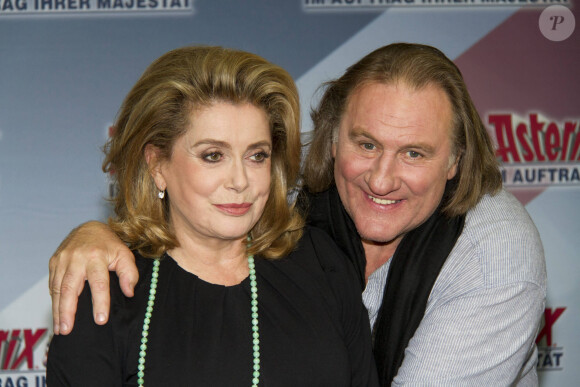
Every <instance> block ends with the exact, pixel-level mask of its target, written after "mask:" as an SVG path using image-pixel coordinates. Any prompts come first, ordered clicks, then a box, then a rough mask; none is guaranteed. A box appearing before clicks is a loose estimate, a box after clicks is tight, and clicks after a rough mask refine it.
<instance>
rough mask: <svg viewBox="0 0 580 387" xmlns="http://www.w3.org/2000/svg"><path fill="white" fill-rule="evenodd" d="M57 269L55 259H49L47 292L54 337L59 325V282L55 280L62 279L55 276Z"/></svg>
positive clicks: (58, 330)
mask: <svg viewBox="0 0 580 387" xmlns="http://www.w3.org/2000/svg"><path fill="white" fill-rule="evenodd" d="M57 269H58V267H57V266H56V261H55V257H54V256H53V257H51V258H50V261H49V262H48V270H49V275H48V291H49V293H50V297H51V298H52V330H53V331H54V334H55V335H58V334H59V333H60V329H59V324H60V319H59V315H58V307H59V301H60V282H59V281H57V280H56V278H62V276H56V271H57Z"/></svg>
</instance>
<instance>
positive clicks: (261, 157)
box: [250, 152, 270, 162]
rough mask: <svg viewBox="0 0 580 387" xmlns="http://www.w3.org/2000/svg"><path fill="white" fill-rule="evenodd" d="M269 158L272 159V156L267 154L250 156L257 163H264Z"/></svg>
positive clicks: (259, 153)
mask: <svg viewBox="0 0 580 387" xmlns="http://www.w3.org/2000/svg"><path fill="white" fill-rule="evenodd" d="M268 157H270V155H269V154H267V153H266V152H258V153H256V154H253V155H252V156H250V159H251V160H253V161H257V162H262V161H264V160H266V159H267V158H268Z"/></svg>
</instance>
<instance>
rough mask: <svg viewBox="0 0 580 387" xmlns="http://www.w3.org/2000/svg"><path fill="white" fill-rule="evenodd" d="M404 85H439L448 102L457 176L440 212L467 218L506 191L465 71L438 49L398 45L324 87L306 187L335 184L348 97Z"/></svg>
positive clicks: (320, 188)
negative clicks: (335, 149)
mask: <svg viewBox="0 0 580 387" xmlns="http://www.w3.org/2000/svg"><path fill="white" fill-rule="evenodd" d="M397 82H402V83H403V84H405V85H407V86H409V87H413V88H415V89H417V90H418V89H421V88H423V87H426V86H427V85H435V86H437V87H439V88H440V89H441V90H443V91H444V92H445V94H446V95H447V96H448V97H449V101H450V103H451V109H452V114H453V119H452V125H453V128H452V135H451V136H452V138H451V140H452V144H453V152H454V155H455V156H456V157H459V164H458V172H457V174H456V176H455V178H453V181H452V184H450V185H449V187H450V190H449V192H446V195H445V198H444V201H443V203H442V204H443V207H442V211H443V213H445V214H446V215H448V216H456V215H460V214H465V213H466V212H467V211H468V210H469V209H471V208H473V207H475V205H476V204H477V202H478V201H479V200H480V199H481V197H482V196H483V195H484V194H487V193H489V194H494V193H496V192H497V191H498V190H499V189H500V188H501V186H502V180H501V174H500V172H499V164H498V161H497V159H496V157H495V151H494V148H493V143H492V141H491V139H490V137H489V135H488V133H487V131H486V129H485V126H484V125H483V122H482V121H481V118H480V117H479V114H478V113H477V110H476V109H475V106H474V104H473V102H472V101H471V97H470V96H469V93H468V91H467V86H466V85H465V82H464V80H463V77H462V75H461V72H460V71H459V69H458V68H457V66H455V64H454V63H453V62H452V61H451V60H449V59H448V58H447V57H446V56H445V55H444V54H443V53H442V52H441V51H439V50H438V49H436V48H435V47H431V46H426V45H421V44H412V43H394V44H390V45H387V46H384V47H381V48H379V49H377V50H375V51H373V52H371V53H370V54H368V55H367V56H365V57H364V58H362V59H361V60H360V61H358V62H357V63H355V64H354V65H352V66H351V67H349V68H348V69H347V70H346V72H345V73H344V75H342V76H341V77H340V78H338V79H336V80H333V81H330V82H328V83H326V84H325V86H326V89H325V92H324V95H323V96H322V99H321V102H320V104H319V105H318V108H317V109H315V110H314V111H313V112H312V120H313V122H314V134H313V137H312V141H311V143H310V148H309V150H308V154H307V156H306V160H305V162H304V182H305V184H306V185H307V186H308V188H309V190H310V191H312V192H321V191H324V190H326V189H327V188H329V187H330V186H331V185H332V184H333V183H334V159H333V158H332V143H333V142H335V141H336V139H337V137H338V128H339V126H340V122H341V120H342V116H343V114H344V111H345V109H346V106H347V104H348V100H349V97H350V96H351V95H352V94H353V93H354V91H356V90H358V88H360V87H362V86H364V85H367V84H370V83H379V84H396V83H397Z"/></svg>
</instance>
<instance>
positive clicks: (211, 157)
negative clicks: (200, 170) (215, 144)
mask: <svg viewBox="0 0 580 387" xmlns="http://www.w3.org/2000/svg"><path fill="white" fill-rule="evenodd" d="M221 158H222V154H221V153H219V152H211V153H207V154H205V155H203V159H204V160H205V161H209V162H212V163H215V162H218V161H220V160H221Z"/></svg>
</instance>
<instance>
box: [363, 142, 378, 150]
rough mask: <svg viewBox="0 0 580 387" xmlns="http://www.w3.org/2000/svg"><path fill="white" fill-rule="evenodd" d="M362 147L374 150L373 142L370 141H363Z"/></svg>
mask: <svg viewBox="0 0 580 387" xmlns="http://www.w3.org/2000/svg"><path fill="white" fill-rule="evenodd" d="M362 147H363V149H365V150H374V149H375V146H374V144H371V143H370V142H365V143H363V144H362Z"/></svg>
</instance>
